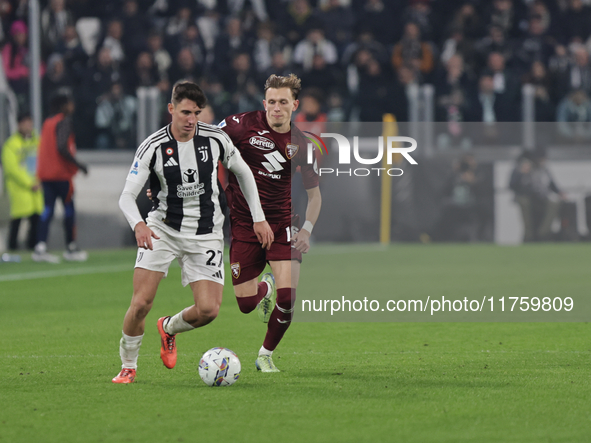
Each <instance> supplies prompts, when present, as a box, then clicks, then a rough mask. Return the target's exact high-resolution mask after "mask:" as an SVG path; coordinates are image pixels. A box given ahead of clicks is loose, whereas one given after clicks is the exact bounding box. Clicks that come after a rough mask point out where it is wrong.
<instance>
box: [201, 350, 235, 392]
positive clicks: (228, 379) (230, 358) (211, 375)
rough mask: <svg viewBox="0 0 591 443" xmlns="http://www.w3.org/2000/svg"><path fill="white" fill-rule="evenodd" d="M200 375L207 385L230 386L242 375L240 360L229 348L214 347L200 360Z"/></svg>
mask: <svg viewBox="0 0 591 443" xmlns="http://www.w3.org/2000/svg"><path fill="white" fill-rule="evenodd" d="M199 376H200V377H201V380H203V382H204V383H205V384H206V385H207V386H230V385H232V384H234V383H235V382H236V380H238V377H240V360H239V359H238V356H237V355H236V354H235V353H234V352H232V351H230V350H229V349H227V348H212V349H210V350H209V351H207V352H206V353H205V354H203V357H201V360H199Z"/></svg>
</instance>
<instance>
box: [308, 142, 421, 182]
mask: <svg viewBox="0 0 591 443" xmlns="http://www.w3.org/2000/svg"><path fill="white" fill-rule="evenodd" d="M304 132H305V133H306V134H310V135H311V136H313V137H314V138H311V137H306V138H307V139H308V140H310V143H308V157H307V161H308V164H312V163H314V149H315V146H316V147H317V148H318V150H319V151H320V153H321V154H322V155H325V154H328V149H327V147H326V143H325V142H324V140H323V139H324V138H326V137H331V138H333V139H334V141H335V142H336V146H337V148H338V151H339V165H350V164H351V143H350V141H349V139H348V138H347V137H345V136H344V135H341V134H337V133H334V132H328V133H324V132H323V133H321V134H320V137H319V136H317V135H315V134H312V133H311V132H307V131H304ZM333 145H334V143H333ZM384 146H386V149H385V151H386V153H385V155H386V163H387V164H388V165H389V166H391V165H392V164H393V163H394V158H395V157H394V156H395V155H401V156H402V157H403V158H404V159H405V160H407V161H408V162H409V163H410V164H411V165H416V164H417V162H416V160H415V159H414V158H412V156H411V155H410V153H411V152H413V151H414V150H415V149H416V148H417V141H416V140H415V139H414V138H411V137H399V136H388V137H386V143H385V144H384V137H383V136H379V137H378V138H377V148H378V149H377V155H376V156H375V157H374V158H363V157H361V154H360V153H359V137H357V136H355V137H353V149H352V151H353V157H354V158H355V161H356V162H357V163H359V164H362V165H378V164H381V163H382V160H383V158H384ZM323 148H324V149H323ZM382 171H384V172H385V173H387V174H388V175H390V176H392V177H399V176H401V175H402V174H403V173H404V171H403V170H402V169H400V168H383V167H382V168H354V169H353V168H349V169H340V168H336V169H335V168H319V169H318V175H323V174H336V175H337V176H339V175H348V176H351V175H355V176H358V177H365V176H368V175H371V174H372V173H376V174H377V175H378V176H379V175H380V174H381V173H382Z"/></svg>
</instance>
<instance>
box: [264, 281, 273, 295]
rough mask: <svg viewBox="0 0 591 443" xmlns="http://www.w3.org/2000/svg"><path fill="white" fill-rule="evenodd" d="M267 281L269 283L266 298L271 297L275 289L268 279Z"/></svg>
mask: <svg viewBox="0 0 591 443" xmlns="http://www.w3.org/2000/svg"><path fill="white" fill-rule="evenodd" d="M265 283H267V293H266V294H265V298H269V297H270V296H271V293H272V292H273V291H272V290H271V284H270V283H269V282H268V281H266V282H265Z"/></svg>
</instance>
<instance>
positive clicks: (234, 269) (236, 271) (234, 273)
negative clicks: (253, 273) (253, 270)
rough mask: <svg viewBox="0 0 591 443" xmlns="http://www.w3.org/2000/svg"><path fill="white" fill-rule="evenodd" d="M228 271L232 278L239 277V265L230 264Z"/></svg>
mask: <svg viewBox="0 0 591 443" xmlns="http://www.w3.org/2000/svg"><path fill="white" fill-rule="evenodd" d="M230 269H231V270H232V277H234V278H238V277H240V263H232V264H231V265H230Z"/></svg>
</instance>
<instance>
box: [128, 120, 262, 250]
mask: <svg viewBox="0 0 591 443" xmlns="http://www.w3.org/2000/svg"><path fill="white" fill-rule="evenodd" d="M218 160H221V162H222V164H223V165H224V166H225V167H227V168H228V169H233V166H235V165H237V164H238V163H244V161H243V160H242V158H241V156H240V153H239V152H238V150H237V149H236V147H235V146H234V145H233V144H232V142H231V141H230V139H229V137H228V136H227V135H226V134H225V133H224V132H223V131H222V130H220V129H218V128H217V127H215V126H211V125H208V124H205V123H201V122H199V123H198V124H197V126H196V130H195V136H194V137H193V138H192V139H191V140H189V141H187V142H179V141H176V140H175V139H174V137H173V136H172V133H171V130H170V125H168V126H166V127H164V128H162V129H160V130H159V131H157V132H155V133H154V134H152V135H150V136H149V137H148V138H147V139H146V140H145V141H144V142H143V143H142V144H141V145H140V147H139V148H138V150H137V152H136V154H135V158H134V160H133V165H132V167H131V170H130V171H129V174H128V176H127V180H128V181H131V182H133V183H135V184H137V185H141V186H143V185H144V184H145V183H146V181H147V180H149V186H150V189H151V191H152V201H153V203H154V206H153V208H152V210H151V211H150V213H149V215H148V224H152V225H155V226H159V227H161V228H162V227H164V226H166V227H168V228H170V229H173V230H175V231H178V234H179V235H181V236H182V237H194V236H200V238H203V239H209V238H223V234H222V226H223V223H224V207H225V195H224V192H223V190H222V188H221V186H220V184H219V181H218ZM253 180H254V179H253ZM255 194H256V188H255ZM257 200H258V196H257ZM259 206H260V203H259ZM261 214H262V210H261ZM263 219H264V215H263ZM132 228H133V226H132ZM201 236H203V237H201Z"/></svg>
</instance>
